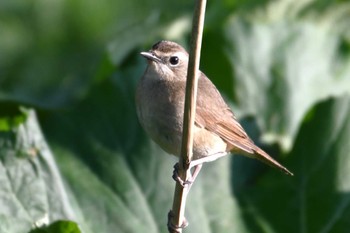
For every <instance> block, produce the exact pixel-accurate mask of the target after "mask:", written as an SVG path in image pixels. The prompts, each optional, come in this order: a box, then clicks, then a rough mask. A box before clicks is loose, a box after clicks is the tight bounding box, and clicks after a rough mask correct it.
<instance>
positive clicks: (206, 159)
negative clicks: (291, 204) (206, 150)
mask: <svg viewBox="0 0 350 233" xmlns="http://www.w3.org/2000/svg"><path fill="white" fill-rule="evenodd" d="M225 155H227V152H220V153H215V154H212V155H208V156H205V157H202V158H200V159H196V160H193V161H191V163H190V168H192V167H196V166H197V165H199V164H203V163H207V162H212V161H214V160H217V159H218V158H221V157H224V156H225Z"/></svg>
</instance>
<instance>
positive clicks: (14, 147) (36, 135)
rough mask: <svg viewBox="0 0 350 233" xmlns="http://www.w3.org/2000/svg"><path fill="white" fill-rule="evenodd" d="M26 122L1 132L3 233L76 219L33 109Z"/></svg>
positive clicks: (0, 176)
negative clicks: (61, 220) (61, 219)
mask: <svg viewBox="0 0 350 233" xmlns="http://www.w3.org/2000/svg"><path fill="white" fill-rule="evenodd" d="M23 112H24V114H25V115H26V116H27V119H26V120H25V122H23V123H21V124H19V125H17V126H14V127H12V128H11V130H9V131H5V132H1V133H0V146H1V150H0V180H1V182H0V203H1V210H0V223H1V224H0V232H26V231H28V229H30V227H31V226H32V225H36V224H39V223H48V222H51V221H53V220H57V219H60V218H71V219H74V213H73V211H72V208H71V206H70V205H69V203H68V201H67V193H66V191H65V189H64V187H63V183H62V180H61V177H60V175H59V172H58V169H57V166H56V162H55V161H54V158H53V157H52V154H51V151H50V150H49V148H48V146H47V144H46V142H45V140H44V139H43V136H42V133H41V130H40V128H39V126H38V122H37V119H36V116H35V113H34V111H33V110H23Z"/></svg>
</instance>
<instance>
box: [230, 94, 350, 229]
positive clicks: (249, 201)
mask: <svg viewBox="0 0 350 233" xmlns="http://www.w3.org/2000/svg"><path fill="white" fill-rule="evenodd" d="M349 137H350V97H349V95H346V96H343V97H339V98H336V99H328V100H326V101H324V102H322V103H320V104H318V105H316V106H315V107H314V108H313V109H312V110H310V111H309V113H308V117H307V118H306V121H305V122H304V123H303V125H302V126H301V129H300V131H299V132H298V135H297V137H296V141H295V146H294V148H293V150H292V151H291V154H290V156H289V157H288V161H287V162H286V163H285V165H286V166H288V167H289V168H290V169H291V170H292V171H293V172H294V174H295V177H292V178H291V177H281V178H278V177H276V176H275V175H274V174H273V173H270V174H268V175H266V176H264V177H262V178H261V179H260V180H259V182H258V183H257V185H254V186H251V187H246V188H245V190H241V193H240V194H239V195H238V199H239V202H240V203H242V205H241V206H242V208H244V209H246V210H247V211H246V212H245V215H244V218H245V221H246V223H247V226H248V227H249V229H250V231H251V232H346V231H347V230H348V229H349V227H350V225H349V221H348V219H349V218H350V192H349V191H350V181H349V179H347V177H349V171H350V170H349V166H350V156H349V151H350V143H349ZM237 175H238V174H237Z"/></svg>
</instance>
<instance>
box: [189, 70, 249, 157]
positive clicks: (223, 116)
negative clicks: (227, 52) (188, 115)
mask: <svg viewBox="0 0 350 233" xmlns="http://www.w3.org/2000/svg"><path fill="white" fill-rule="evenodd" d="M198 90H200V91H198V94H197V108H196V119H195V122H196V124H197V125H198V126H199V127H203V128H206V129H208V130H209V131H211V132H213V133H215V134H217V135H218V136H219V137H221V138H222V139H223V140H224V141H226V142H227V143H228V144H229V145H230V146H229V147H228V148H229V149H236V150H237V148H238V149H241V150H243V151H245V152H247V153H249V154H254V148H255V145H254V143H253V141H252V140H251V139H250V138H249V137H248V135H247V133H246V132H245V131H244V129H243V128H242V126H241V125H240V124H239V123H238V121H237V120H236V118H235V116H234V114H233V112H232V111H231V109H230V108H229V107H228V106H227V104H226V103H225V101H224V100H223V98H222V96H221V95H220V93H219V92H218V91H217V89H216V88H215V86H214V84H213V83H212V82H211V81H210V80H209V79H208V78H207V77H206V76H205V75H204V74H203V73H201V74H200V77H199V79H198ZM208 100H210V101H215V104H210V103H207V101H208Z"/></svg>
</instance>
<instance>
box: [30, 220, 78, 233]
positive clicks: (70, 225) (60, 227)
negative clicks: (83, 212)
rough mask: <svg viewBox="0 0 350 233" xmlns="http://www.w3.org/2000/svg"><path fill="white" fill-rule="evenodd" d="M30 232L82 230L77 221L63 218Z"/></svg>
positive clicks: (73, 232) (76, 232)
mask: <svg viewBox="0 0 350 233" xmlns="http://www.w3.org/2000/svg"><path fill="white" fill-rule="evenodd" d="M29 233H81V231H80V230H79V227H78V225H77V224H76V223H75V222H71V221H62V220H61V221H56V222H54V223H52V224H50V225H49V226H45V227H41V228H36V229H34V230H32V231H30V232H29Z"/></svg>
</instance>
